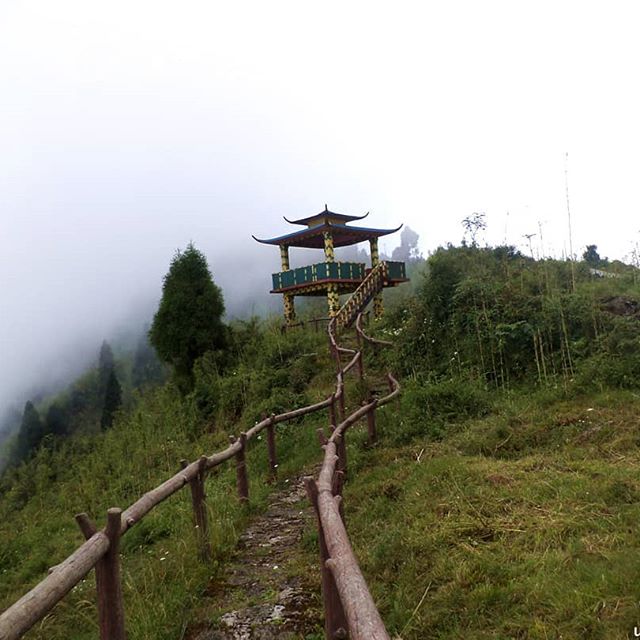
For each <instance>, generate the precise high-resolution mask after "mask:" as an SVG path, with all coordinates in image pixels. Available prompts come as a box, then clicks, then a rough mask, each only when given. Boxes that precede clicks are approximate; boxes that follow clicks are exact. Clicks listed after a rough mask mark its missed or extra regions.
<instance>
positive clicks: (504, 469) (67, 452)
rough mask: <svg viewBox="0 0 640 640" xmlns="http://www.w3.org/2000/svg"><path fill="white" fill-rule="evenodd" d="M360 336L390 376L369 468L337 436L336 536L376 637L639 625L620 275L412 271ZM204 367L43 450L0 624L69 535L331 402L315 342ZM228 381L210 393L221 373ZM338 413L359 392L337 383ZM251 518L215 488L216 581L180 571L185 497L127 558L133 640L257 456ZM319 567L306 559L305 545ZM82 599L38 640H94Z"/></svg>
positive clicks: (487, 264)
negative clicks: (204, 560) (206, 541)
mask: <svg viewBox="0 0 640 640" xmlns="http://www.w3.org/2000/svg"><path fill="white" fill-rule="evenodd" d="M415 269H416V271H415V273H414V282H413V285H414V289H413V292H412V293H411V294H410V295H397V296H396V299H395V301H394V304H393V305H391V304H390V305H388V306H389V309H388V311H389V313H388V315H387V317H386V319H385V320H384V321H383V322H382V323H380V324H379V325H377V327H375V329H374V330H375V331H376V332H377V333H379V335H381V336H386V337H391V338H392V339H393V340H394V341H395V343H396V346H395V348H393V349H389V350H387V351H386V352H385V353H384V355H382V354H380V355H379V356H378V357H374V356H373V355H372V354H371V353H369V354H368V355H367V358H366V365H367V366H366V368H367V371H368V372H369V373H370V375H371V376H372V378H375V377H377V376H378V375H380V374H382V373H383V372H384V371H386V370H387V369H390V370H392V371H395V372H397V373H399V374H400V380H401V383H402V385H403V395H402V397H401V399H400V401H399V402H398V403H393V404H392V405H390V406H387V407H385V408H383V409H381V411H380V412H379V414H378V426H379V432H380V434H381V436H382V437H381V440H380V442H379V444H378V445H377V446H376V447H374V448H373V449H367V448H366V447H365V446H363V445H364V441H365V434H364V431H363V427H362V426H360V427H356V428H354V429H353V431H352V432H351V433H350V435H349V438H348V440H349V444H348V450H349V455H348V458H349V481H348V483H347V486H346V489H345V508H346V519H347V526H348V530H349V532H350V535H351V537H352V540H353V543H354V547H355V550H356V553H357V555H358V557H359V558H360V560H361V566H362V568H363V571H364V573H365V576H366V577H367V580H368V582H369V585H370V587H371V589H372V591H373V594H374V597H375V599H376V601H377V602H378V604H379V607H380V610H381V613H382V615H383V618H384V620H385V622H386V624H387V625H388V628H389V631H390V633H391V634H392V636H393V635H395V636H397V637H401V638H404V639H405V640H408V639H416V640H417V639H419V638H420V639H421V638H425V637H434V638H462V637H465V638H466V637H474V638H560V637H562V638H565V639H567V638H619V637H631V636H632V630H633V627H634V625H640V605H639V604H638V603H639V602H640V581H638V579H637V576H638V575H640V549H638V546H640V543H639V542H638V540H640V536H639V535H638V531H639V527H638V522H639V521H640V480H639V479H638V478H639V476H638V470H639V467H640V428H639V427H638V418H637V416H638V412H639V410H640V337H639V336H640V332H639V328H640V325H639V324H638V323H639V322H640V320H639V318H640V304H638V302H637V301H638V300H640V289H639V288H638V285H637V283H636V271H635V270H634V269H631V268H629V267H626V266H624V265H615V266H614V268H611V269H610V271H609V272H607V273H614V274H615V277H607V276H605V277H602V278H595V277H594V276H593V274H592V273H591V272H590V271H589V268H588V265H586V264H576V265H574V266H573V268H572V265H570V264H568V263H565V262H559V261H552V260H545V261H539V262H536V261H533V260H531V259H529V258H526V257H525V256H522V255H520V254H519V253H517V252H516V251H514V250H513V249H512V248H509V247H498V248H495V249H488V248H487V249H481V248H478V247H475V246H463V247H457V248H455V247H449V248H448V249H443V250H440V251H438V252H437V253H436V254H434V255H433V256H432V257H431V258H430V259H429V260H428V261H427V263H426V264H425V265H423V266H422V267H418V266H416V267H415ZM233 335H234V339H233V341H232V348H231V350H230V353H229V354H227V356H226V358H227V360H226V362H225V366H224V367H221V366H220V359H219V358H220V354H219V353H218V354H210V355H209V356H205V357H204V358H203V359H202V360H201V361H200V362H199V364H198V365H197V368H196V373H195V387H194V390H193V392H192V393H191V394H190V395H188V396H187V397H186V398H183V397H181V396H179V394H177V393H176V391H175V390H174V389H173V387H172V386H171V384H167V385H165V386H164V387H161V388H159V389H156V390H151V391H146V392H145V393H143V394H138V395H136V396H134V397H132V399H131V402H130V408H128V409H127V410H125V411H123V412H122V413H121V414H120V416H119V418H118V419H117V420H116V424H115V426H114V428H113V429H111V430H109V431H106V432H104V433H98V434H94V435H88V434H84V435H82V434H76V435H74V436H73V437H71V438H68V439H65V440H64V441H62V442H61V443H60V444H59V446H57V447H53V448H46V447H45V448H42V449H41V450H40V451H39V453H38V454H37V456H36V457H35V458H34V459H33V460H32V461H30V462H29V463H28V464H24V465H23V466H22V467H20V468H19V469H18V470H17V471H16V472H15V474H14V475H13V476H12V477H11V478H10V479H8V480H5V483H4V485H3V489H2V496H1V497H0V537H1V539H2V540H3V542H4V541H6V544H4V545H3V546H2V548H1V549H0V572H2V581H0V607H1V606H3V605H5V604H8V603H10V602H11V601H13V600H14V599H15V598H16V597H18V596H19V595H20V594H21V593H23V592H24V591H25V590H26V589H27V588H28V586H30V585H32V584H33V583H35V582H37V581H38V580H39V579H41V578H42V576H43V575H45V573H46V569H47V567H48V566H50V565H51V564H54V563H55V562H57V561H58V560H59V559H61V558H63V557H64V556H65V555H67V554H68V553H69V552H70V551H71V550H72V549H73V548H74V547H75V546H76V545H77V544H79V543H80V542H81V537H80V534H79V533H78V532H77V531H76V529H75V525H74V523H73V520H72V517H73V514H74V513H76V512H78V511H88V512H89V513H90V515H91V516H92V517H94V518H96V519H97V520H98V522H100V523H101V522H103V521H104V514H105V512H106V509H107V508H108V507H110V506H122V507H124V506H126V505H127V504H129V503H131V502H132V501H133V500H135V499H136V498H137V497H138V496H139V495H140V494H141V493H143V492H144V491H145V490H147V489H149V488H150V487H152V486H154V485H156V484H157V483H158V482H160V481H161V480H162V479H164V478H166V477H167V476H168V475H170V474H172V473H173V472H175V470H176V469H177V467H178V462H179V460H180V459H181V458H189V459H193V458H195V457H196V456H197V455H199V454H201V453H202V452H212V451H215V450H217V449H219V448H222V447H223V446H225V445H226V442H227V435H228V434H229V433H237V432H239V431H240V430H243V429H246V428H247V427H248V426H250V425H251V424H253V422H254V421H255V420H257V419H258V418H259V417H260V416H261V414H262V412H265V411H280V410H283V409H285V408H288V407H293V406H300V405H302V404H305V403H308V402H309V401H312V400H316V399H319V398H321V397H325V396H326V395H327V394H328V393H329V391H330V389H331V388H332V384H333V378H332V374H331V367H330V366H329V363H328V356H327V349H326V336H324V335H323V334H322V333H320V334H315V333H314V332H312V331H309V332H305V331H296V332H291V333H288V334H286V335H281V334H280V333H279V331H278V330H277V328H276V327H275V326H262V325H260V324H259V323H256V322H249V323H243V324H240V325H238V326H236V327H235V329H234V332H233ZM221 372H223V373H221ZM349 384H350V389H349V393H348V395H347V397H349V398H355V397H357V392H358V391H360V389H359V388H358V387H357V386H356V385H354V383H353V381H350V382H349ZM325 421H326V418H325V416H324V415H321V416H316V417H313V416H311V417H310V418H308V419H306V420H303V421H301V422H300V424H291V425H288V426H285V427H283V428H282V429H281V430H280V431H279V439H278V447H279V455H280V460H281V462H282V464H281V469H280V471H281V477H282V478H284V477H286V474H287V473H291V472H293V471H297V470H298V469H300V468H301V467H302V466H304V465H308V464H310V463H311V461H314V462H315V461H317V460H318V457H319V452H318V445H317V440H316V436H315V428H316V427H317V426H319V425H320V424H324V423H325ZM249 470H250V473H251V480H250V482H251V505H250V506H249V507H248V508H244V509H243V508H240V507H239V506H238V504H237V501H236V500H235V499H234V498H233V497H232V496H233V493H234V488H233V484H234V471H233V468H232V467H231V466H230V467H228V468H226V469H225V470H223V471H222V472H220V473H219V474H217V475H215V476H214V477H212V478H210V479H209V481H208V485H207V492H208V505H209V509H210V511H211V522H212V534H211V535H212V543H213V544H212V547H213V549H214V553H215V558H214V562H213V563H212V564H211V565H203V564H201V563H200V562H198V560H197V554H196V552H195V548H194V538H193V531H192V526H191V511H190V509H191V507H190V503H189V496H188V494H187V492H183V493H182V494H181V495H179V496H176V497H174V498H172V499H170V500H169V501H167V502H166V503H165V504H163V505H161V506H160V507H159V508H157V509H156V510H155V511H154V512H153V513H152V514H150V516H148V517H147V518H146V519H145V520H144V521H143V522H142V523H141V524H140V525H137V526H136V527H134V529H132V530H131V531H130V532H129V533H127V535H126V536H125V538H124V546H123V571H124V575H125V599H126V603H125V605H126V611H127V619H128V629H129V633H130V637H131V638H175V637H179V636H180V632H181V630H182V629H183V628H184V626H185V624H186V623H187V621H188V620H189V618H190V611H191V610H192V609H193V608H196V601H197V599H198V597H199V594H200V593H201V592H202V589H203V588H204V586H205V585H206V583H207V581H208V579H209V578H210V576H211V575H213V574H215V572H216V571H224V559H225V556H226V554H227V552H228V551H229V550H230V549H231V548H232V547H233V545H234V544H235V541H236V540H237V537H238V534H239V533H240V531H241V530H242V527H243V526H244V524H245V523H246V522H247V518H249V517H250V516H251V515H252V513H255V511H256V510H260V509H262V508H263V506H264V504H265V499H266V496H267V494H268V492H269V491H270V490H271V487H269V486H268V485H267V484H266V483H265V482H264V478H265V477H266V452H265V451H264V448H263V447H261V443H259V442H257V443H255V445H254V447H253V448H252V451H251V452H250V453H249ZM303 542H304V545H303V547H304V553H306V554H307V556H308V562H301V563H300V567H301V568H300V571H304V567H305V566H308V564H309V563H312V562H317V535H316V533H315V531H314V529H313V528H310V529H309V530H308V532H307V534H306V535H305V538H304V541H303ZM94 603H95V593H94V587H93V581H92V578H91V577H90V578H88V579H87V581H86V582H85V583H83V584H82V585H80V586H79V587H78V588H76V589H75V590H74V592H73V594H72V595H71V596H70V597H69V598H67V599H66V600H65V601H64V603H63V604H62V605H61V606H59V607H58V608H57V609H56V610H55V612H54V613H53V614H52V615H51V616H49V617H48V618H46V619H45V620H44V621H43V622H42V624H41V625H40V627H39V628H38V629H36V630H34V631H33V632H32V634H31V637H42V638H44V637H47V638H58V637H60V638H61V637H68V635H69V629H74V637H78V638H84V637H86V638H89V637H94V636H95V630H96V616H95V604H94Z"/></svg>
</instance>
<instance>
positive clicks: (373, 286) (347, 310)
mask: <svg viewBox="0 0 640 640" xmlns="http://www.w3.org/2000/svg"><path fill="white" fill-rule="evenodd" d="M388 269H389V267H388V265H387V263H386V262H384V261H383V262H380V263H378V264H377V265H376V266H375V267H373V269H371V271H369V273H368V274H367V276H366V277H365V279H364V280H363V281H362V282H361V283H360V285H359V286H358V288H357V289H356V290H355V291H354V292H353V293H352V294H351V295H350V296H349V298H348V299H347V301H346V302H345V303H344V304H343V305H342V307H341V308H340V310H339V311H338V313H337V314H336V325H337V326H338V327H340V328H343V327H345V328H346V327H350V326H351V325H352V324H353V323H354V321H355V319H356V318H357V317H358V314H359V313H360V312H362V311H364V309H365V307H366V306H367V305H368V304H369V302H370V300H371V299H372V298H373V297H374V296H375V295H376V294H378V293H380V292H381V291H382V289H383V288H384V285H385V282H386V281H387V277H388Z"/></svg>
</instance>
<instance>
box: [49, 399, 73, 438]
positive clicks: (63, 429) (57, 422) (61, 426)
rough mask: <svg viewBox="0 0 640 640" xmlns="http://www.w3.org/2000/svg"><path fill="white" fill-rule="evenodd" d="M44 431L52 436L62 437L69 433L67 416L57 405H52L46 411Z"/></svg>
mask: <svg viewBox="0 0 640 640" xmlns="http://www.w3.org/2000/svg"><path fill="white" fill-rule="evenodd" d="M45 431H46V433H52V434H53V435H54V436H64V435H67V433H68V431H69V424H68V416H67V414H66V412H65V411H64V410H63V409H62V408H61V407H60V406H58V405H57V404H52V405H51V406H50V407H49V410H48V411H47V416H46V418H45Z"/></svg>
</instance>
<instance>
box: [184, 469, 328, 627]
mask: <svg viewBox="0 0 640 640" xmlns="http://www.w3.org/2000/svg"><path fill="white" fill-rule="evenodd" d="M314 519H315V514H314V513H313V510H312V509H311V508H310V506H309V504H308V501H307V497H306V493H305V489H304V484H303V481H302V476H300V477H299V478H295V479H293V480H290V481H289V482H288V483H287V484H286V486H285V488H284V489H282V490H280V491H278V492H276V493H275V494H273V495H272V497H271V502H270V504H269V507H268V509H267V511H266V512H265V513H264V514H262V515H261V516H259V517H257V518H256V519H255V520H254V521H253V522H252V523H251V524H250V525H249V527H248V528H247V529H246V531H245V532H244V533H243V534H242V536H241V538H240V541H239V543H238V546H237V548H236V551H235V553H234V556H233V558H232V559H231V560H230V561H229V563H228V564H227V566H226V567H225V568H224V569H223V573H222V577H221V581H220V580H218V581H217V582H214V583H212V584H211V585H209V589H208V590H207V594H206V598H207V600H208V601H209V606H208V607H206V608H207V610H208V611H209V614H208V615H209V617H210V618H211V619H210V620H204V621H202V622H200V623H198V624H196V625H193V626H192V627H191V628H190V629H189V630H188V632H187V634H186V636H185V637H186V638H188V639H189V640H272V639H275V638H278V639H280V640H288V639H291V640H293V639H298V638H300V639H304V638H319V637H321V632H322V624H323V622H322V604H321V597H320V569H319V566H318V563H319V559H318V560H316V559H315V558H314V560H315V562H314V563H313V565H312V566H306V565H308V562H309V561H308V554H306V556H305V554H304V552H303V551H302V549H301V538H302V534H303V531H304V529H305V527H306V525H307V523H308V522H312V521H313V520H314ZM314 526H315V523H314ZM305 563H306V564H305Z"/></svg>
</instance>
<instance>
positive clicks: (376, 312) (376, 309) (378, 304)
mask: <svg viewBox="0 0 640 640" xmlns="http://www.w3.org/2000/svg"><path fill="white" fill-rule="evenodd" d="M369 248H370V250H371V268H372V269H373V268H374V267H377V266H378V265H379V264H380V251H379V249H378V238H371V240H369ZM383 315H384V299H383V297H382V291H380V292H379V293H376V295H375V296H374V297H373V317H374V318H375V319H376V320H379V319H380V318H382V316H383Z"/></svg>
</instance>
